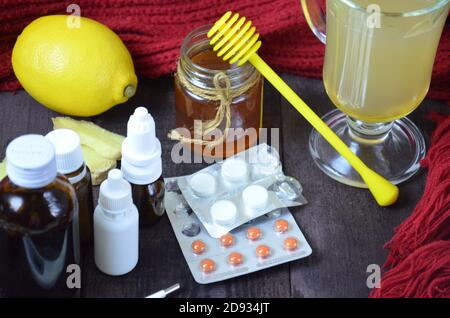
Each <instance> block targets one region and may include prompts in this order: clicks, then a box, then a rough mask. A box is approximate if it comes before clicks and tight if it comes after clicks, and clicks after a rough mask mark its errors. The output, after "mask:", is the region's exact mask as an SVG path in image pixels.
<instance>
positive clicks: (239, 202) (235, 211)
mask: <svg viewBox="0 0 450 318" xmlns="http://www.w3.org/2000/svg"><path fill="white" fill-rule="evenodd" d="M177 180H178V186H179V188H180V190H181V192H182V193H183V195H184V197H185V199H186V201H187V202H188V204H189V206H190V207H191V208H192V210H193V211H194V212H195V214H196V215H197V217H198V219H199V220H200V222H201V223H202V224H203V226H204V227H205V228H206V230H207V231H208V233H209V234H210V235H211V236H212V237H215V238H218V237H221V236H222V235H224V234H225V233H228V232H229V231H231V230H233V229H234V228H236V227H238V226H240V225H242V224H244V223H246V222H248V221H251V220H253V219H255V218H258V217H260V216H261V215H264V214H266V213H268V212H270V211H274V210H276V209H279V208H283V207H292V206H297V205H302V204H305V203H306V199H305V198H304V197H303V195H302V187H301V184H300V183H299V182H298V181H297V180H296V179H294V178H292V177H288V176H285V175H284V174H283V170H282V167H281V163H280V159H279V156H278V152H277V151H276V150H275V149H274V148H272V147H270V146H268V145H267V144H260V145H257V146H255V147H252V148H250V149H248V150H247V151H244V152H241V153H238V154H237V155H235V156H233V157H230V158H228V159H226V160H224V161H222V162H219V163H216V164H214V165H211V166H209V167H207V168H205V169H202V170H200V171H198V172H196V173H194V174H192V175H190V176H184V177H180V178H178V179H177Z"/></svg>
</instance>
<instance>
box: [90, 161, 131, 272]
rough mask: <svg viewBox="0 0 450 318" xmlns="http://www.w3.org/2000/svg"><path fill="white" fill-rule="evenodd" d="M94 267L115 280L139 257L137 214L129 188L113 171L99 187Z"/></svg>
mask: <svg viewBox="0 0 450 318" xmlns="http://www.w3.org/2000/svg"><path fill="white" fill-rule="evenodd" d="M94 252H95V253H94V254H95V264H96V265H97V267H98V269H100V270H101V271H102V272H104V273H106V274H108V275H113V276H118V275H124V274H126V273H128V272H130V271H131V270H132V269H133V268H134V267H135V266H136V264H137V262H138V257H139V214H138V211H137V209H136V206H135V205H134V204H133V201H132V198H131V187H130V184H129V183H128V182H127V181H126V180H125V179H123V176H122V172H121V171H120V170H118V169H113V170H111V171H110V172H109V173H108V179H106V180H105V181H103V182H102V184H101V185H100V193H99V199H98V206H97V208H96V209H95V212H94Z"/></svg>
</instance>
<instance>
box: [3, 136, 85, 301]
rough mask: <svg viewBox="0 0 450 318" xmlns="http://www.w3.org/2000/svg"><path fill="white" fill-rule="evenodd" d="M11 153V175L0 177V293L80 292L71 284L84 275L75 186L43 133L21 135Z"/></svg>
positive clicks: (48, 294)
mask: <svg viewBox="0 0 450 318" xmlns="http://www.w3.org/2000/svg"><path fill="white" fill-rule="evenodd" d="M6 153H7V156H6V157H7V162H8V163H7V174H8V176H7V177H5V178H4V179H3V180H2V181H1V182H0V295H1V296H6V297H71V296H76V295H77V294H78V291H79V289H78V286H77V285H73V284H72V283H74V282H76V280H77V279H78V280H81V277H79V275H80V274H81V272H80V267H79V264H80V263H79V245H78V241H79V239H78V226H77V224H76V223H75V220H76V217H77V214H78V202H77V199H76V194H75V190H74V188H73V186H72V185H71V184H70V182H69V181H68V180H67V178H66V177H64V176H62V175H57V172H56V161H55V159H54V149H53V147H52V145H51V144H50V143H49V141H48V140H46V139H45V138H44V137H43V136H39V135H25V136H22V137H19V138H16V139H15V140H13V141H12V142H11V143H10V145H9V146H8V149H7V151H6ZM69 265H71V266H69ZM72 274H73V275H75V276H72V278H73V279H74V280H71V275H72ZM77 275H78V277H76V276H77ZM68 282H69V284H68Z"/></svg>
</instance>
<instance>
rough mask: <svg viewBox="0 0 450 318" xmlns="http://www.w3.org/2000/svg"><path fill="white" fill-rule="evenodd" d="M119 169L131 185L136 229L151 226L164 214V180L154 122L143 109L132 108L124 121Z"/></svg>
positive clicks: (159, 146) (145, 109)
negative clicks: (137, 213) (137, 216)
mask: <svg viewBox="0 0 450 318" xmlns="http://www.w3.org/2000/svg"><path fill="white" fill-rule="evenodd" d="M121 169H122V173H123V177H124V178H125V180H127V181H128V182H130V184H131V189H132V195H133V201H134V203H135V204H136V206H137V209H138V211H139V223H140V226H141V227H145V226H149V225H151V224H153V223H154V222H156V221H157V220H158V219H159V218H160V217H161V216H162V215H163V214H164V203H163V199H164V179H163V178H162V176H161V174H162V160H161V143H160V141H159V140H158V138H157V137H156V134H155V121H154V119H153V117H152V116H151V115H150V114H149V112H148V110H147V108H145V107H138V108H136V109H135V111H134V113H133V114H132V115H131V116H130V119H129V120H128V124H127V137H126V138H125V140H124V141H123V143H122V161H121Z"/></svg>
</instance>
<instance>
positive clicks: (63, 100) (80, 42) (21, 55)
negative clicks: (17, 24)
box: [12, 15, 137, 116]
mask: <svg viewBox="0 0 450 318" xmlns="http://www.w3.org/2000/svg"><path fill="white" fill-rule="evenodd" d="M69 18H70V19H73V17H68V16H65V15H50V16H44V17H41V18H38V19H36V20H34V21H33V22H31V23H30V24H29V25H28V26H27V27H26V28H25V29H24V30H23V31H22V34H20V35H19V37H18V38H17V41H16V43H15V45H14V49H13V52H12V65H13V69H14V73H15V74H16V76H17V78H18V79H19V82H20V83H21V84H22V86H23V88H24V89H25V90H26V91H27V92H28V93H29V94H30V95H31V96H32V97H33V98H34V99H36V100H37V101H38V102H40V103H41V104H43V105H45V106H46V107H48V108H50V109H52V110H55V111H57V112H60V113H63V114H66V115H74V116H94V115H98V114H100V113H103V112H105V111H106V110H108V109H110V108H111V107H113V106H115V105H117V104H120V103H124V102H126V101H127V100H128V98H130V97H131V96H133V95H134V94H135V92H136V88H137V77H136V74H135V72H134V66H133V60H132V59H131V55H130V53H129V52H128V50H127V48H126V47H125V45H124V44H123V42H122V41H121V40H120V38H119V37H118V36H117V34H115V33H114V32H113V31H111V30H110V29H109V28H108V27H106V26H105V25H103V24H101V23H99V22H97V21H94V20H92V19H88V18H84V17H80V18H79V19H80V20H79V24H76V23H73V21H72V22H71V21H70V20H68V19H69Z"/></svg>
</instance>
